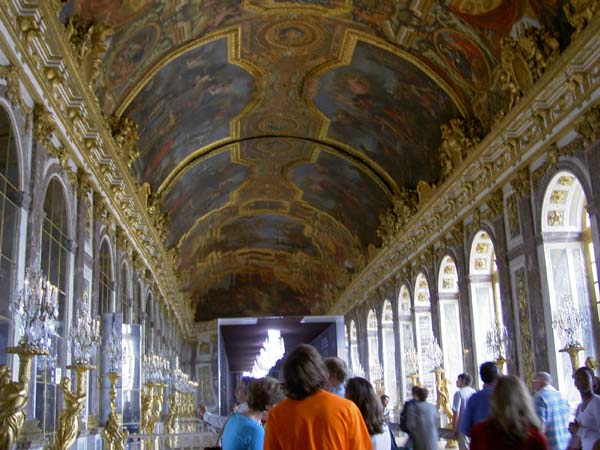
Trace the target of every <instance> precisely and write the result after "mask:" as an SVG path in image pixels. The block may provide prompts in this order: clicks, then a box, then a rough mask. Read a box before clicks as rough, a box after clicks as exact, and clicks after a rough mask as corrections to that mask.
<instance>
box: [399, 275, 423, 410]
mask: <svg viewBox="0 0 600 450" xmlns="http://www.w3.org/2000/svg"><path fill="white" fill-rule="evenodd" d="M398 323H399V325H398V326H399V328H400V329H399V330H398V331H399V335H400V358H401V360H402V373H401V374H400V379H401V386H402V387H403V388H402V392H401V395H402V398H401V399H400V400H402V401H406V399H408V398H409V397H410V396H411V393H410V390H411V388H412V385H411V383H410V379H409V378H408V377H409V376H410V375H412V373H411V372H412V370H411V367H409V364H408V361H407V359H406V356H407V352H416V348H415V340H414V336H413V326H412V312H411V309H410V292H409V290H408V288H407V287H406V285H402V287H401V288H400V294H399V295H398ZM417 369H418V368H417Z"/></svg>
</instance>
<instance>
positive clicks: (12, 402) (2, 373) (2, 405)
mask: <svg viewBox="0 0 600 450" xmlns="http://www.w3.org/2000/svg"><path fill="white" fill-rule="evenodd" d="M6 353H13V354H15V355H18V356H19V378H18V380H17V381H11V373H10V369H9V368H8V367H7V366H6V365H4V364H3V365H0V448H3V449H10V448H11V447H12V445H13V444H14V443H15V441H16V440H17V437H18V436H19V431H20V430H21V427H22V426H23V423H24V422H25V406H27V399H28V395H27V388H28V386H29V378H30V377H31V364H32V362H33V357H34V356H41V355H47V354H48V351H46V350H44V349H41V348H38V347H34V346H27V345H25V346H18V347H10V348H8V349H6Z"/></svg>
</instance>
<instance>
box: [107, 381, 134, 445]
mask: <svg viewBox="0 0 600 450" xmlns="http://www.w3.org/2000/svg"><path fill="white" fill-rule="evenodd" d="M106 376H107V377H108V380H109V381H110V413H109V415H108V422H107V423H106V428H105V429H104V431H103V432H102V439H103V441H104V450H125V448H126V447H127V436H128V433H127V430H123V429H122V427H121V424H120V421H119V414H118V412H117V381H118V380H119V378H120V376H119V373H118V372H108V373H107V374H106Z"/></svg>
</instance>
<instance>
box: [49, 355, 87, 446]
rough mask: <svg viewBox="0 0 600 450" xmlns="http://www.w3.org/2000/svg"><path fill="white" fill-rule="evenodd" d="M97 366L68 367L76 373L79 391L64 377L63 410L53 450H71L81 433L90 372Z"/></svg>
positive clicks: (62, 387) (77, 365)
mask: <svg viewBox="0 0 600 450" xmlns="http://www.w3.org/2000/svg"><path fill="white" fill-rule="evenodd" d="M95 368H96V367H95V366H89V365H84V364H74V365H72V366H67V369H71V370H73V371H74V372H75V376H76V379H77V389H76V390H75V391H72V390H71V380H70V379H69V378H68V377H63V379H62V381H61V383H60V386H61V389H62V391H63V403H64V406H63V410H62V411H61V412H60V416H59V422H58V429H57V431H56V437H55V438H54V446H53V450H69V449H70V448H71V446H72V445H73V443H74V442H75V439H77V433H78V431H79V415H80V414H81V412H82V411H83V408H84V407H85V399H86V397H87V395H86V391H85V388H86V382H87V372H88V370H92V369H95Z"/></svg>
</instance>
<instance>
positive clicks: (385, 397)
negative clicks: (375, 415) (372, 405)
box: [379, 394, 390, 408]
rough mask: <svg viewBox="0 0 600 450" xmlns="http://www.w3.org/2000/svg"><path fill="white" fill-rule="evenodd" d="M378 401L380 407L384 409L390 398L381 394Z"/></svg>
mask: <svg viewBox="0 0 600 450" xmlns="http://www.w3.org/2000/svg"><path fill="white" fill-rule="evenodd" d="M379 399H380V400H381V405H382V406H383V407H384V408H385V407H386V406H387V405H388V403H389V402H390V396H389V395H386V394H383V395H382V396H381V397H380V398H379Z"/></svg>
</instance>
